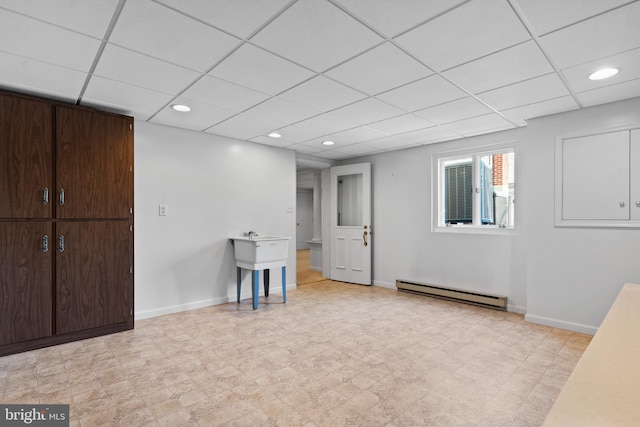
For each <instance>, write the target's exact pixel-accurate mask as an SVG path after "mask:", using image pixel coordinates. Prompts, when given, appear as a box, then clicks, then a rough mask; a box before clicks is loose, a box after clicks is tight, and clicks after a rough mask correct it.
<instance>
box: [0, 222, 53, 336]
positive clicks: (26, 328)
mask: <svg viewBox="0 0 640 427" xmlns="http://www.w3.org/2000/svg"><path fill="white" fill-rule="evenodd" d="M51 241H52V239H51V223H49V222H44V221H38V222H36V221H24V222H15V221H14V222H0V242H1V243H0V260H1V261H0V262H2V268H0V325H1V326H0V346H2V345H6V344H13V343H18V342H22V341H27V340H33V339H37V338H42V337H48V336H51V334H52V318H51V315H52V305H51Z"/></svg>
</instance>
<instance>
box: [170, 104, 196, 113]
mask: <svg viewBox="0 0 640 427" xmlns="http://www.w3.org/2000/svg"><path fill="white" fill-rule="evenodd" d="M171 108H173V109H174V110H176V111H180V112H181V113H186V112H188V111H191V107H189V106H188V105H182V104H174V105H172V106H171Z"/></svg>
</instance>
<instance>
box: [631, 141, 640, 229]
mask: <svg viewBox="0 0 640 427" xmlns="http://www.w3.org/2000/svg"><path fill="white" fill-rule="evenodd" d="M630 155H631V161H630V162H629V164H630V165H631V179H630V181H631V200H630V201H629V205H630V206H629V209H631V219H633V220H636V221H639V220H640V129H634V130H632V131H631V154H630Z"/></svg>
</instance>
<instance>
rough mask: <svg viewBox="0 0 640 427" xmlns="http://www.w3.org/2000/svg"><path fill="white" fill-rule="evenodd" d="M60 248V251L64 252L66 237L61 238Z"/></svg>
mask: <svg viewBox="0 0 640 427" xmlns="http://www.w3.org/2000/svg"><path fill="white" fill-rule="evenodd" d="M59 240H60V246H59V247H58V248H59V249H60V252H64V236H60V239H59Z"/></svg>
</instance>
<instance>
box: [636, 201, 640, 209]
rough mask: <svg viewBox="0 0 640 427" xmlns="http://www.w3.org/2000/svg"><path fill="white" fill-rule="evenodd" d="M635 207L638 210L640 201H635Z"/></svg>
mask: <svg viewBox="0 0 640 427" xmlns="http://www.w3.org/2000/svg"><path fill="white" fill-rule="evenodd" d="M636 207H637V208H640V200H636Z"/></svg>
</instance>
